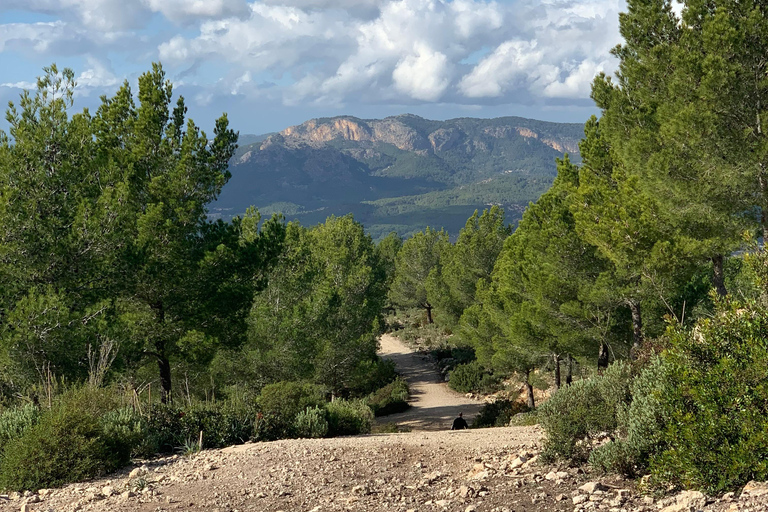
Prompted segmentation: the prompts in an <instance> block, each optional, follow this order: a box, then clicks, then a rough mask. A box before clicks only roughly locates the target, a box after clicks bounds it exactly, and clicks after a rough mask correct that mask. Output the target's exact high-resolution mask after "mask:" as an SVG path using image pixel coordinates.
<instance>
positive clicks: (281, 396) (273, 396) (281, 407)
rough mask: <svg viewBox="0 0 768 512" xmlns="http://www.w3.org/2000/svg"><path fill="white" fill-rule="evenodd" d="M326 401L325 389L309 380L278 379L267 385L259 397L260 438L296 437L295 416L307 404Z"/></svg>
mask: <svg viewBox="0 0 768 512" xmlns="http://www.w3.org/2000/svg"><path fill="white" fill-rule="evenodd" d="M324 403H325V398H324V394H323V392H322V388H320V387H319V386H316V385H315V384H310V383H306V382H291V381H284V382H277V383H274V384H269V385H267V386H264V389H262V391H261V394H260V395H259V397H258V399H257V404H258V406H259V409H260V412H261V414H262V416H260V417H259V419H258V422H257V427H256V438H257V439H258V440H274V439H286V438H290V437H295V435H296V433H295V432H294V430H293V427H294V424H295V420H296V415H297V414H299V413H300V412H302V411H304V410H306V409H307V407H316V406H322V405H323V404H324Z"/></svg>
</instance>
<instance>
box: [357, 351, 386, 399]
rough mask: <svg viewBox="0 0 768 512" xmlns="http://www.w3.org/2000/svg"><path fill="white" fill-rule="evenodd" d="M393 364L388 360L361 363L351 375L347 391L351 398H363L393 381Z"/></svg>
mask: <svg viewBox="0 0 768 512" xmlns="http://www.w3.org/2000/svg"><path fill="white" fill-rule="evenodd" d="M396 377H397V373H396V372H395V362H394V361H392V360H389V359H377V360H375V361H362V362H361V363H360V364H359V365H357V368H355V371H354V372H353V374H352V378H351V379H350V382H349V386H348V387H349V391H350V394H351V395H352V396H365V395H368V394H370V393H372V392H374V391H376V390H377V389H379V388H381V387H383V386H386V385H387V384H388V383H390V382H392V381H393V380H395V378H396Z"/></svg>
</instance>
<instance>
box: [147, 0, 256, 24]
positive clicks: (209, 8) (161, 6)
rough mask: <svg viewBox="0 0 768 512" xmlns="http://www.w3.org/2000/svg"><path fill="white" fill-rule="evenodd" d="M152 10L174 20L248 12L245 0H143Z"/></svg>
mask: <svg viewBox="0 0 768 512" xmlns="http://www.w3.org/2000/svg"><path fill="white" fill-rule="evenodd" d="M144 2H145V3H146V5H147V6H148V7H149V9H150V10H152V11H153V12H159V13H162V15H163V16H165V17H166V18H167V19H169V20H171V21H174V22H190V21H194V20H199V19H201V18H203V19H205V18H214V19H220V18H228V17H233V16H234V17H239V16H246V15H247V14H248V12H249V8H248V3H247V2H246V1H245V0H144Z"/></svg>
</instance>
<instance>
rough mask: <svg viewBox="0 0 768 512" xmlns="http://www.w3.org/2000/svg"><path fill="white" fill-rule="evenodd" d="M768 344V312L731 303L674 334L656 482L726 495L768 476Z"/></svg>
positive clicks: (653, 467)
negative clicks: (693, 325)
mask: <svg viewBox="0 0 768 512" xmlns="http://www.w3.org/2000/svg"><path fill="white" fill-rule="evenodd" d="M766 268H768V266H766V265H763V266H762V267H761V270H763V271H764V270H765V269H766ZM766 340H768V312H766V309H765V308H764V307H763V306H762V305H759V304H756V303H754V302H747V303H739V302H737V301H731V300H720V301H716V312H715V314H714V315H713V316H712V317H711V318H708V319H704V320H702V321H699V322H698V323H697V325H696V327H695V328H694V329H687V330H686V329H682V328H676V329H673V330H672V331H671V332H670V344H671V347H670V349H669V350H668V351H667V353H666V354H665V360H666V362H667V363H668V364H669V386H668V389H667V390H666V393H664V394H663V395H661V396H658V397H657V400H658V402H659V405H660V409H661V414H660V416H661V417H662V418H663V420H664V427H665V428H664V429H663V430H662V432H661V435H660V436H658V437H659V438H660V442H659V445H660V446H659V450H658V452H659V453H658V454H656V455H653V456H652V457H651V461H650V471H651V481H652V482H655V483H658V484H660V485H668V484H672V485H674V486H677V487H681V488H698V489H702V490H703V491H704V492H707V493H710V494H719V493H722V492H725V491H728V490H735V489H737V488H739V487H740V486H742V485H744V484H746V483H747V482H748V481H749V480H758V481H763V480H766V479H768V459H766V456H765V454H766V453H768V414H766V413H767V412H768V407H767V406H766V404H768V385H767V384H766V382H767V381H766V368H768V343H766Z"/></svg>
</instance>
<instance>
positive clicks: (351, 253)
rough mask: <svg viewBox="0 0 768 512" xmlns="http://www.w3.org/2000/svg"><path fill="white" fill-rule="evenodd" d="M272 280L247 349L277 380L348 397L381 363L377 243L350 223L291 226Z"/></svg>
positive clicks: (254, 315)
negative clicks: (364, 367)
mask: <svg viewBox="0 0 768 512" xmlns="http://www.w3.org/2000/svg"><path fill="white" fill-rule="evenodd" d="M267 279H268V285H267V287H266V289H265V290H264V291H263V292H262V293H260V294H259V295H258V296H257V297H256V299H255V301H254V304H253V308H252V310H251V313H250V317H249V323H250V332H249V344H248V349H249V350H253V351H254V352H257V353H258V355H259V359H261V360H262V361H263V365H264V366H265V367H266V370H268V373H269V374H270V375H271V376H272V378H273V379H276V380H302V379H305V380H314V381H315V382H319V383H321V384H323V385H326V386H328V387H329V388H330V390H332V391H334V392H336V393H337V394H343V393H345V392H346V391H347V390H349V388H350V387H351V386H352V382H351V381H352V380H353V379H354V378H355V377H359V375H356V374H355V372H356V370H357V368H358V367H359V365H360V364H361V363H362V362H363V361H375V360H376V339H375V333H377V332H378V329H379V325H380V324H379V322H380V316H381V312H382V307H383V305H384V300H385V294H386V289H385V280H386V274H385V272H384V267H383V266H382V263H381V261H380V260H379V258H378V256H377V254H376V250H375V247H374V245H373V242H372V241H371V238H370V237H369V236H368V235H366V234H365V232H364V230H363V227H362V226H361V225H360V224H359V223H357V222H355V221H354V219H352V217H351V216H346V217H340V218H335V217H330V218H328V220H327V221H326V223H325V224H322V225H319V226H317V227H315V228H313V229H309V230H308V229H305V228H302V227H300V226H298V225H296V224H293V223H291V224H289V225H288V227H287V234H286V241H285V247H284V250H283V252H282V254H281V256H280V259H279V264H278V265H277V266H276V267H275V269H274V270H273V271H272V272H271V273H270V274H269V275H268V278H267ZM359 384H360V383H359V382H357V383H355V385H359Z"/></svg>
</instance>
